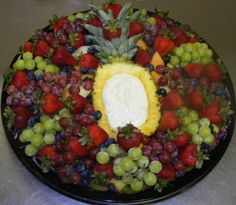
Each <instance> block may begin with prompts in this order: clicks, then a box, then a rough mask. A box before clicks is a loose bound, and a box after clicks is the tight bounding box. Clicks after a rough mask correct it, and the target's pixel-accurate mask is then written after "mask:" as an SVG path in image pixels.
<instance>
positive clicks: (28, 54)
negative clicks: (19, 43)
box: [23, 51, 33, 61]
mask: <svg viewBox="0 0 236 205" xmlns="http://www.w3.org/2000/svg"><path fill="white" fill-rule="evenodd" d="M32 59H33V53H31V52H29V51H28V52H25V53H24V54H23V60H24V61H27V60H32Z"/></svg>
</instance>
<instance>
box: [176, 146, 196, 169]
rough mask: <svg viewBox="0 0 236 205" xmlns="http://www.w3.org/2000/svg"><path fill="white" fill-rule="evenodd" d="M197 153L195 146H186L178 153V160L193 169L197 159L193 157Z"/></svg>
mask: <svg viewBox="0 0 236 205" xmlns="http://www.w3.org/2000/svg"><path fill="white" fill-rule="evenodd" d="M196 152H197V145H196V144H188V145H186V146H185V147H184V148H183V149H182V150H181V152H180V155H179V157H180V160H181V161H182V162H183V164H184V165H185V166H188V167H195V166H196V163H197V157H196V156H195V154H196Z"/></svg>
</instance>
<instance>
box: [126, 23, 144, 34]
mask: <svg viewBox="0 0 236 205" xmlns="http://www.w3.org/2000/svg"><path fill="white" fill-rule="evenodd" d="M143 32H144V27H143V25H142V24H141V23H140V22H138V21H133V22H132V23H131V24H130V28H129V35H128V38H130V37H132V36H135V35H138V34H140V33H143Z"/></svg>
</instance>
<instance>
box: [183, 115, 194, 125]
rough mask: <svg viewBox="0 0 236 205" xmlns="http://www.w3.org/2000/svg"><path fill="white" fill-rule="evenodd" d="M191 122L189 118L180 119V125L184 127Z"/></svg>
mask: <svg viewBox="0 0 236 205" xmlns="http://www.w3.org/2000/svg"><path fill="white" fill-rule="evenodd" d="M191 122H192V120H191V118H190V117H189V116H184V117H183V118H182V124H183V125H184V126H187V125H189V124H190V123H191Z"/></svg>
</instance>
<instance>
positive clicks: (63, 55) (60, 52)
mask: <svg viewBox="0 0 236 205" xmlns="http://www.w3.org/2000/svg"><path fill="white" fill-rule="evenodd" d="M52 62H53V63H54V64H56V65H59V66H60V65H75V64H77V61H76V59H75V57H74V56H72V55H71V54H70V53H69V51H67V50H66V48H65V47H59V48H57V50H56V52H55V53H54V54H53V56H52Z"/></svg>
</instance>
